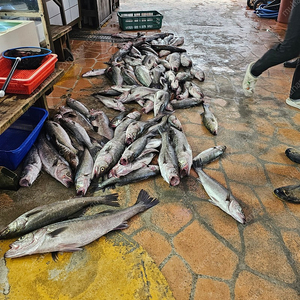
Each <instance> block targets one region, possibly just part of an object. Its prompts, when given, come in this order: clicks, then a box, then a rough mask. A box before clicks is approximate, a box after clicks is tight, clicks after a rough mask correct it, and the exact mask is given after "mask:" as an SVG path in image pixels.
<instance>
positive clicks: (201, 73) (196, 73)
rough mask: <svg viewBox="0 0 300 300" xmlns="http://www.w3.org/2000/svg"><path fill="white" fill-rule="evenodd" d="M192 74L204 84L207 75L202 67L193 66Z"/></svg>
mask: <svg viewBox="0 0 300 300" xmlns="http://www.w3.org/2000/svg"><path fill="white" fill-rule="evenodd" d="M190 73H191V75H193V76H194V77H195V78H196V79H198V80H199V81H200V82H203V81H204V80H205V73H204V71H203V70H202V69H201V68H200V67H198V66H196V65H192V66H191V68H190Z"/></svg>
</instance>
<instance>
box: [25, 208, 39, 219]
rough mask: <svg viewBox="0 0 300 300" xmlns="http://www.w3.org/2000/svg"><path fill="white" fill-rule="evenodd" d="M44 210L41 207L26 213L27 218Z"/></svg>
mask: <svg viewBox="0 0 300 300" xmlns="http://www.w3.org/2000/svg"><path fill="white" fill-rule="evenodd" d="M42 211H43V210H42V209H39V210H36V211H33V212H30V213H28V214H26V217H27V218H28V217H31V216H33V215H35V214H38V213H40V212H42Z"/></svg>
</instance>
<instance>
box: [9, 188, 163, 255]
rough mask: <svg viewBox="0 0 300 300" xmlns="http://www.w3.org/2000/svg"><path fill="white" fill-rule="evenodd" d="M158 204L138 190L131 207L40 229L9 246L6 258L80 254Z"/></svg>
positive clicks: (156, 200)
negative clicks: (54, 253) (44, 254)
mask: <svg viewBox="0 0 300 300" xmlns="http://www.w3.org/2000/svg"><path fill="white" fill-rule="evenodd" d="M158 203H159V200H158V199H156V198H153V197H150V195H149V194H148V192H146V191H145V190H141V191H140V192H139V195H138V197H137V201H136V202H135V204H134V205H132V206H130V207H127V208H124V209H119V210H116V211H114V212H112V213H109V214H108V213H102V214H101V213H100V214H96V215H91V216H83V217H80V218H75V219H71V220H67V221H62V222H57V223H54V224H50V225H47V226H44V227H42V228H39V229H37V230H35V231H32V232H30V233H27V234H26V235H24V236H22V237H20V238H19V239H18V240H17V241H15V242H13V243H11V244H10V249H9V250H8V251H6V253H5V254H4V257H5V258H16V257H22V256H26V255H32V254H37V253H49V252H74V251H81V250H83V249H82V247H83V246H86V245H88V244H90V243H92V242H93V241H95V240H97V239H99V238H100V237H101V236H104V235H105V234H107V233H108V232H110V231H112V230H117V229H125V228H127V227H128V224H127V222H126V221H127V220H128V219H130V218H131V217H133V216H135V215H137V214H139V213H141V212H144V211H146V210H147V209H149V208H151V207H153V206H155V205H157V204H158Z"/></svg>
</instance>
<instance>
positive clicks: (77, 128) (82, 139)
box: [60, 118, 101, 157]
mask: <svg viewBox="0 0 300 300" xmlns="http://www.w3.org/2000/svg"><path fill="white" fill-rule="evenodd" d="M60 123H61V125H62V126H63V127H64V128H66V129H67V130H68V131H69V132H71V133H72V134H73V135H74V136H75V138H76V140H77V141H78V142H79V143H80V144H83V145H85V146H86V147H87V148H88V149H89V151H90V153H91V155H92V156H93V157H95V156H96V154H97V152H98V151H99V150H100V149H101V145H99V144H94V143H92V141H91V138H90V137H89V135H88V133H87V131H86V130H85V129H84V128H83V127H82V126H81V125H80V124H79V123H77V122H75V121H72V120H71V119H67V118H62V119H61V120H60Z"/></svg>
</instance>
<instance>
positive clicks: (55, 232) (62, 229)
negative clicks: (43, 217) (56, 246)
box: [47, 227, 68, 238]
mask: <svg viewBox="0 0 300 300" xmlns="http://www.w3.org/2000/svg"><path fill="white" fill-rule="evenodd" d="M67 228H68V227H61V228H59V229H56V230H54V231H52V232H49V233H47V234H48V235H50V236H51V237H52V238H54V237H56V236H58V235H59V234H60V233H61V232H63V231H65V230H66V229H67Z"/></svg>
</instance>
